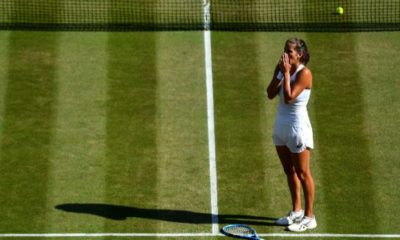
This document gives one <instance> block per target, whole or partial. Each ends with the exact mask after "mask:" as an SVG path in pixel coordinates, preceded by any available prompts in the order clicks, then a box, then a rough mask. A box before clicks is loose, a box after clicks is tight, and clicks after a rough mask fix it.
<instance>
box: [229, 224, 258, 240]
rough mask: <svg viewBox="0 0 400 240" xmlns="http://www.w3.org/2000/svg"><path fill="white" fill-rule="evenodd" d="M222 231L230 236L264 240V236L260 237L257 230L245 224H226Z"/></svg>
mask: <svg viewBox="0 0 400 240" xmlns="http://www.w3.org/2000/svg"><path fill="white" fill-rule="evenodd" d="M221 232H222V233H223V234H225V235H226V236H230V237H236V238H244V239H253V240H262V238H259V237H258V235H257V233H256V230H254V229H253V228H252V227H250V226H247V225H245V224H231V225H226V226H225V227H223V228H222V229H221Z"/></svg>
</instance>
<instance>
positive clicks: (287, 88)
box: [283, 68, 312, 103]
mask: <svg viewBox="0 0 400 240" xmlns="http://www.w3.org/2000/svg"><path fill="white" fill-rule="evenodd" d="M311 87H312V74H311V71H310V70H309V69H308V68H303V69H302V70H301V71H300V72H299V73H298V74H297V76H296V79H295V81H294V82H293V83H291V82H290V74H289V73H288V74H285V78H284V82H283V89H284V91H283V92H284V97H285V103H292V102H294V100H295V99H296V98H297V96H299V95H300V93H301V92H302V91H303V90H304V89H306V88H307V89H311Z"/></svg>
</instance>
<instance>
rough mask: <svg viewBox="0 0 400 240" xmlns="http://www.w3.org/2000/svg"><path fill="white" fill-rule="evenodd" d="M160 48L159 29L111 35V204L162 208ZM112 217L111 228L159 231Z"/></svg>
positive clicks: (108, 185)
mask: <svg viewBox="0 0 400 240" xmlns="http://www.w3.org/2000/svg"><path fill="white" fill-rule="evenodd" d="M156 49H157V46H156V34H155V33H144V32H143V33H110V34H109V39H108V46H107V51H108V68H107V71H108V73H107V78H108V82H107V88H108V92H107V103H106V108H107V110H106V113H107V116H106V117H107V120H106V157H107V164H106V169H107V172H106V203H107V204H115V205H126V206H132V207H156V206H157V203H156V200H157V175H158V172H157V169H158V168H157V141H156V133H157V125H156V110H157V106H156V103H157V101H156V89H157V81H158V76H157V72H156V71H155V69H156V59H155V58H156ZM111 216H114V217H115V219H118V218H119V217H122V219H124V216H115V215H113V214H112V213H111ZM115 219H114V220H115ZM107 220H108V221H107V222H106V230H113V231H115V230H116V231H124V230H125V229H132V227H134V228H135V229H137V230H138V231H151V230H154V224H149V223H148V222H147V221H146V219H142V220H141V221H136V222H130V221H128V222H129V224H121V222H115V221H110V219H107Z"/></svg>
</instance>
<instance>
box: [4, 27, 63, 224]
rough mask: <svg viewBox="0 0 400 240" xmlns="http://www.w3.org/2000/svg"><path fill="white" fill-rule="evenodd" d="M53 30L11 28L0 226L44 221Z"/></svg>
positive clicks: (54, 97)
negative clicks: (43, 31) (30, 31)
mask: <svg viewBox="0 0 400 240" xmlns="http://www.w3.org/2000/svg"><path fill="white" fill-rule="evenodd" d="M58 37H59V34H58V33H48V34H43V33H40V32H32V33H25V32H23V33H22V32H12V33H11V34H10V38H9V50H8V51H9V53H8V74H7V84H6V90H5V91H6V93H5V100H4V105H5V110H4V117H3V119H4V120H3V123H2V129H3V131H2V135H1V144H0V159H1V164H0V171H1V173H2V174H1V175H0V182H1V185H0V190H1V192H2V193H4V194H2V196H1V198H0V212H1V213H2V216H3V219H6V221H4V220H3V221H0V229H2V230H1V231H16V232H27V231H41V230H44V229H45V225H46V218H45V217H46V205H47V186H48V169H49V158H50V145H51V139H52V135H53V134H54V127H55V115H56V111H57V109H56V106H57V103H56V100H57V94H58V93H57V84H56V81H55V73H56V69H57V66H56V64H55V63H56V62H57V61H56V59H57V47H58Z"/></svg>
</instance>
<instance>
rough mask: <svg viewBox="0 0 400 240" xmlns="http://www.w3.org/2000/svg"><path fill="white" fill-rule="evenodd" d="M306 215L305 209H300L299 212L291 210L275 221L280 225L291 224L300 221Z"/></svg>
mask: <svg viewBox="0 0 400 240" xmlns="http://www.w3.org/2000/svg"><path fill="white" fill-rule="evenodd" d="M303 217H304V210H300V211H299V212H295V211H291V212H289V214H288V215H287V216H285V217H281V218H279V219H278V220H276V221H275V223H276V224H277V225H280V226H289V225H292V224H294V223H296V222H300V221H301V220H302V219H303Z"/></svg>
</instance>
